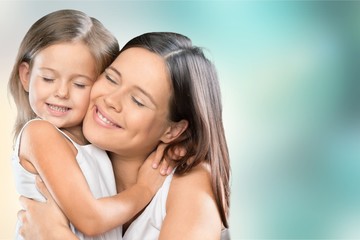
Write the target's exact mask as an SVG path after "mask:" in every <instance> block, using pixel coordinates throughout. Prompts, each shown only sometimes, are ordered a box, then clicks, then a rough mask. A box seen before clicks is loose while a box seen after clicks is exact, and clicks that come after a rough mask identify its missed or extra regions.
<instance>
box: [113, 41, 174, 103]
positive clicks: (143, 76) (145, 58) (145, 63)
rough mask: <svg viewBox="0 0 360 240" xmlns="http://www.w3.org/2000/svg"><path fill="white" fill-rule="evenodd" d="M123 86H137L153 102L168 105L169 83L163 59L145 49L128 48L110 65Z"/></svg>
mask: <svg viewBox="0 0 360 240" xmlns="http://www.w3.org/2000/svg"><path fill="white" fill-rule="evenodd" d="M111 66H112V67H113V68H115V69H116V70H117V71H118V72H119V73H120V74H121V79H122V82H123V83H124V84H127V85H131V86H138V87H140V88H141V89H143V90H145V91H146V92H148V93H149V94H151V95H152V96H153V98H154V99H155V100H157V101H158V103H160V102H164V101H165V103H168V100H169V99H170V95H171V83H170V80H169V74H168V70H167V66H166V63H165V61H164V59H163V58H162V57H161V56H159V55H157V54H155V53H153V52H150V51H149V50H147V49H143V48H138V47H134V48H129V49H126V50H125V51H123V52H121V53H120V55H119V56H118V57H117V58H116V60H115V61H114V62H113V64H111Z"/></svg>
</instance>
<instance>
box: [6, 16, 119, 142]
mask: <svg viewBox="0 0 360 240" xmlns="http://www.w3.org/2000/svg"><path fill="white" fill-rule="evenodd" d="M74 41H81V42H83V43H85V44H86V45H87V46H88V47H89V49H90V51H91V53H92V55H93V57H94V58H95V61H96V65H97V69H96V71H97V73H98V74H100V73H101V72H103V71H104V69H105V68H106V67H107V66H108V65H110V63H112V61H113V60H114V59H115V58H116V57H117V55H118V53H119V44H118V41H117V40H116V38H115V37H114V36H113V35H112V34H111V33H110V31H108V30H107V29H106V28H105V27H104V26H103V24H102V23H101V22H100V21H98V20H97V19H95V18H92V17H89V16H88V15H86V14H85V13H83V12H81V11H77V10H69V9H65V10H59V11H55V12H52V13H49V14H47V15H45V16H44V17H42V18H40V19H39V20H38V21H36V22H35V23H34V24H33V25H32V26H31V27H30V29H29V30H28V32H27V33H26V35H25V37H24V38H23V40H22V42H21V44H20V47H19V51H18V55H17V57H16V60H15V64H14V67H13V69H12V72H11V75H10V78H9V83H8V88H9V91H10V93H11V95H12V96H13V98H14V102H15V104H16V107H17V117H16V122H15V126H14V137H15V138H16V136H17V135H18V134H19V132H20V130H21V129H22V127H23V126H24V124H25V123H26V122H27V121H29V120H31V119H33V118H34V117H36V115H35V113H34V112H33V110H32V109H31V106H30V103H29V97H28V93H27V92H26V91H25V89H24V88H23V86H22V84H21V81H20V77H19V66H20V64H21V63H22V62H26V63H28V64H29V65H30V68H31V67H32V64H33V60H34V58H35V56H36V54H37V53H39V52H40V51H41V50H43V49H44V48H46V47H49V46H51V45H54V44H58V43H64V42H74ZM69 57H76V56H69Z"/></svg>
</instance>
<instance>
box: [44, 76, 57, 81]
mask: <svg viewBox="0 0 360 240" xmlns="http://www.w3.org/2000/svg"><path fill="white" fill-rule="evenodd" d="M42 79H43V80H44V81H45V82H53V81H54V80H55V79H53V78H48V77H43V78H42Z"/></svg>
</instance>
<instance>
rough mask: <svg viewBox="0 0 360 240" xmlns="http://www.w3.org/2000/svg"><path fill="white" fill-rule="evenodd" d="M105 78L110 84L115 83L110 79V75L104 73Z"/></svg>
mask: <svg viewBox="0 0 360 240" xmlns="http://www.w3.org/2000/svg"><path fill="white" fill-rule="evenodd" d="M105 78H106V79H107V80H108V81H109V82H111V83H116V81H114V80H113V79H112V78H111V77H110V75H108V74H106V73H105Z"/></svg>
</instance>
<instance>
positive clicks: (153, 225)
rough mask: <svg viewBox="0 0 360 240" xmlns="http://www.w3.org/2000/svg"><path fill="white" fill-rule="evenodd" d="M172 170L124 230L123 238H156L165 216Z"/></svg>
mask: <svg viewBox="0 0 360 240" xmlns="http://www.w3.org/2000/svg"><path fill="white" fill-rule="evenodd" d="M173 176H174V171H173V172H172V173H171V174H169V176H167V177H166V179H165V181H164V183H163V185H162V186H161V187H160V189H159V190H158V192H157V193H156V194H155V196H154V197H153V199H152V200H151V202H150V203H149V205H148V206H147V207H146V208H145V210H144V211H143V212H142V213H141V215H140V216H138V217H137V218H136V219H135V220H134V221H133V222H132V223H131V225H130V226H129V228H128V229H127V230H126V232H125V234H124V236H123V239H124V240H134V239H146V240H151V239H158V238H159V234H160V229H161V226H162V223H163V221H164V218H165V216H166V199H167V196H168V193H169V188H170V183H171V180H172V178H173Z"/></svg>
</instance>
